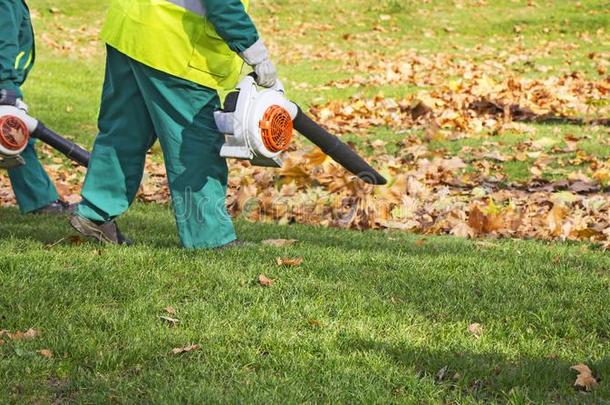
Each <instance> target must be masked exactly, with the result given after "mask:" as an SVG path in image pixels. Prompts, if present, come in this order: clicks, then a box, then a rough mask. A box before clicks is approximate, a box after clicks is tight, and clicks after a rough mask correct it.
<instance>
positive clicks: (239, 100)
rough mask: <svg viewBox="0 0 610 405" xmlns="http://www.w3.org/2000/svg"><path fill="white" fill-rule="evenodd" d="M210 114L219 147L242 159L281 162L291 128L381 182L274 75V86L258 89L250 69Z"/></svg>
mask: <svg viewBox="0 0 610 405" xmlns="http://www.w3.org/2000/svg"><path fill="white" fill-rule="evenodd" d="M214 118H215V121H216V125H217V126H218V129H219V130H220V132H221V133H223V134H225V137H226V142H225V144H224V145H223V146H222V149H221V151H220V155H221V156H223V157H226V158H236V159H247V160H249V161H250V162H251V163H252V164H253V165H256V166H267V167H282V159H281V154H282V152H283V151H285V150H286V149H287V148H288V146H289V145H290V142H291V140H292V136H293V129H296V130H297V131H298V132H300V133H301V134H302V135H303V136H304V137H305V138H307V139H309V140H310V141H311V142H313V143H314V144H315V145H316V146H318V147H319V148H320V149H322V151H323V152H324V153H326V154H327V155H328V156H330V157H331V158H332V159H333V160H335V161H336V162H337V163H339V164H340V165H341V166H343V167H344V168H345V169H347V170H348V171H349V172H351V173H352V174H354V175H356V176H358V177H359V178H360V179H362V180H363V181H365V182H367V183H369V184H375V185H382V184H386V179H385V178H384V177H383V176H382V175H381V174H379V173H378V172H377V171H376V170H375V169H373V168H372V167H371V166H370V165H369V164H368V163H367V162H365V161H364V159H362V158H361V157H360V156H359V155H358V154H357V153H356V152H355V151H354V150H352V149H351V148H350V147H349V146H347V145H346V144H345V143H343V142H341V141H340V140H339V138H337V137H336V136H334V135H331V134H330V133H328V132H327V131H326V130H325V129H324V128H322V127H320V126H319V125H318V124H317V123H315V122H314V121H313V120H312V119H311V118H309V117H308V116H307V115H306V114H305V113H304V112H303V110H301V108H300V107H299V106H298V105H296V104H295V103H293V102H292V101H290V100H288V99H287V98H286V96H285V95H284V87H283V85H282V83H281V82H280V81H279V80H278V82H277V84H276V86H275V87H274V88H271V89H263V90H261V91H259V90H258V87H257V85H256V81H255V78H254V76H253V75H249V76H246V77H244V78H243V79H242V81H241V82H240V83H239V84H238V86H237V90H236V91H234V92H232V93H229V94H228V95H227V97H226V99H225V103H224V107H223V109H222V110H219V111H216V112H215V113H214Z"/></svg>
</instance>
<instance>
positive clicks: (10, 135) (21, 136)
mask: <svg viewBox="0 0 610 405" xmlns="http://www.w3.org/2000/svg"><path fill="white" fill-rule="evenodd" d="M29 139H30V131H28V127H27V125H25V122H23V121H22V120H20V119H19V118H17V117H15V116H13V115H5V116H2V117H0V149H1V148H2V147H4V148H6V149H7V150H9V151H16V152H17V151H21V150H22V149H23V148H24V147H25V144H26V143H27V142H28V140H29Z"/></svg>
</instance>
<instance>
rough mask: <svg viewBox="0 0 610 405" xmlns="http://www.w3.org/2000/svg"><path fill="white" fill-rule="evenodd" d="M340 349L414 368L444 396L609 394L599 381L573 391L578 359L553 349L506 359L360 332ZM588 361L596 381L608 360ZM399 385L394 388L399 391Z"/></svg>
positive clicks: (571, 398) (559, 398)
mask: <svg viewBox="0 0 610 405" xmlns="http://www.w3.org/2000/svg"><path fill="white" fill-rule="evenodd" d="M340 350H341V351H342V352H343V353H345V354H357V355H363V354H371V355H379V354H381V355H383V356H387V357H389V358H391V360H392V362H394V363H396V364H397V365H398V366H400V367H405V368H407V369H410V370H413V371H414V372H415V374H416V375H417V376H418V377H419V378H422V379H427V380H432V381H434V383H435V384H437V385H438V386H439V387H441V388H442V389H443V390H445V391H446V392H447V393H448V394H449V395H448V396H449V397H451V396H455V397H457V398H463V397H464V396H469V397H471V398H474V399H476V400H479V401H483V402H487V401H492V400H500V401H502V400H507V399H519V398H520V399H522V400H534V401H543V402H544V401H552V402H554V403H556V402H558V403H566V402H568V403H574V402H578V403H580V402H581V401H582V403H592V402H593V403H596V401H601V399H602V398H607V397H608V394H609V391H608V389H607V388H604V387H603V386H602V385H600V386H599V387H598V389H597V390H595V391H594V392H592V393H585V392H582V391H580V390H577V389H576V388H575V387H574V386H573V383H574V381H575V379H576V372H575V371H573V370H571V369H570V367H571V366H573V365H575V364H576V363H577V361H575V360H569V359H561V358H559V357H558V356H557V355H554V354H551V355H549V356H548V357H538V358H532V357H518V356H516V357H515V358H509V357H507V356H505V355H502V354H500V353H476V352H472V351H452V350H450V349H445V350H431V349H428V348H426V347H421V348H413V347H412V346H411V347H408V346H407V347H402V346H397V345H392V344H388V343H385V342H378V341H374V340H370V339H366V338H361V337H353V338H344V340H343V341H342V342H341V346H340ZM588 366H589V367H590V368H591V369H592V370H594V372H597V373H598V374H597V375H596V377H597V378H598V380H599V381H600V382H601V379H600V378H599V375H603V374H605V373H607V372H608V370H609V369H610V359H608V358H604V359H602V360H600V361H594V362H589V363H588ZM400 388H401V387H397V390H396V391H397V392H398V393H399V392H400ZM452 392H453V395H451V393H452ZM600 403H601V402H600Z"/></svg>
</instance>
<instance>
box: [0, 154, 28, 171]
mask: <svg viewBox="0 0 610 405" xmlns="http://www.w3.org/2000/svg"><path fill="white" fill-rule="evenodd" d="M24 164H25V160H23V158H22V157H21V156H19V155H17V156H2V155H0V169H14V168H15V167H19V166H23V165H24Z"/></svg>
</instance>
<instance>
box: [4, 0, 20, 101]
mask: <svg viewBox="0 0 610 405" xmlns="http://www.w3.org/2000/svg"><path fill="white" fill-rule="evenodd" d="M18 53H19V24H18V23H17V21H16V20H15V1H14V0H0V89H4V90H10V91H13V92H15V93H16V94H17V97H21V90H20V89H19V85H18V75H17V71H16V69H15V60H16V59H17V54H18Z"/></svg>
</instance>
